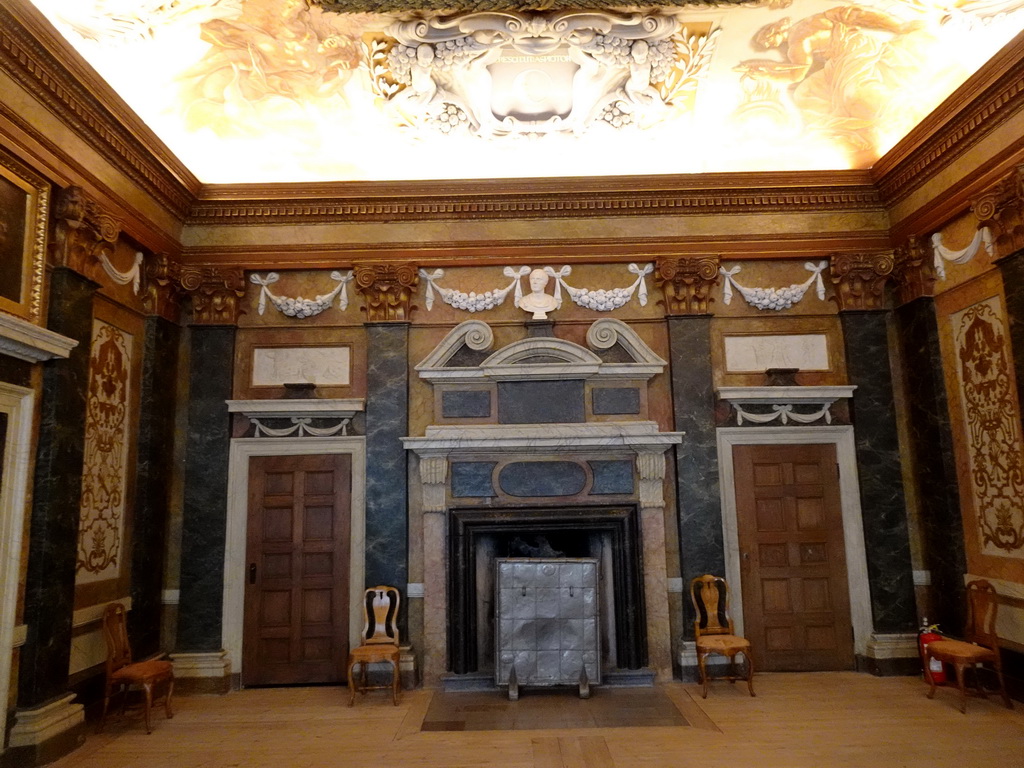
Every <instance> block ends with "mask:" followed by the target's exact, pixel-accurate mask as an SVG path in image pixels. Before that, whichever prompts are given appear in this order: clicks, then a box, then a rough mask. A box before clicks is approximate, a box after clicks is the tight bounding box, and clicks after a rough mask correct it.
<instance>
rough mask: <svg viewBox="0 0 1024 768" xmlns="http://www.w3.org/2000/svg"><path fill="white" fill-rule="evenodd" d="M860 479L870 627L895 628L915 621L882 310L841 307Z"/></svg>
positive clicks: (899, 629)
mask: <svg viewBox="0 0 1024 768" xmlns="http://www.w3.org/2000/svg"><path fill="white" fill-rule="evenodd" d="M839 317H840V321H841V323H842V327H843V340H844V344H845V348H846V366H847V371H848V374H849V383H850V384H852V385H854V386H856V387H857V389H856V391H855V394H854V396H853V399H852V401H851V409H852V414H851V416H852V419H853V425H854V434H855V439H856V453H857V467H858V475H859V480H860V491H861V506H862V509H863V519H864V539H865V550H866V554H867V566H868V582H869V584H870V589H871V610H872V615H873V621H874V630H875V631H876V632H882V633H899V632H906V631H908V630H913V629H914V627H915V624H916V621H917V616H916V610H915V603H914V580H913V572H912V569H911V561H910V538H909V532H908V525H907V512H906V502H905V499H904V496H903V478H902V474H901V471H900V450H899V440H898V436H897V432H896V409H895V404H894V400H893V380H892V370H891V367H890V365H889V351H888V333H887V328H886V313H884V312H878V311H855V310H847V311H844V312H840V315H839Z"/></svg>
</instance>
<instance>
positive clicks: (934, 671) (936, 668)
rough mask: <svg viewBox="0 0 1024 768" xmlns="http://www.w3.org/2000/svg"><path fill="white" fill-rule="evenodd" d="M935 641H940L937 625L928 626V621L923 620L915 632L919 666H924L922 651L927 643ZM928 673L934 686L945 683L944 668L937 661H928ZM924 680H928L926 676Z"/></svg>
mask: <svg viewBox="0 0 1024 768" xmlns="http://www.w3.org/2000/svg"><path fill="white" fill-rule="evenodd" d="M936 640H942V635H940V634H939V625H938V624H932V625H931V626H929V625H928V619H927V618H926V619H923V620H922V622H921V629H919V630H918V632H917V646H918V651H919V652H920V653H921V666H922V667H923V666H924V660H925V655H924V649H925V648H927V647H928V643H934V642H935V641H936ZM928 672H930V673H931V676H932V680H933V681H935V684H936V685H938V684H939V683H944V682H946V668H945V667H944V666H943V664H942V662H941V661H939V660H938V659H930V660H929V661H928ZM925 679H926V680H927V679H928V676H927V674H926V675H925Z"/></svg>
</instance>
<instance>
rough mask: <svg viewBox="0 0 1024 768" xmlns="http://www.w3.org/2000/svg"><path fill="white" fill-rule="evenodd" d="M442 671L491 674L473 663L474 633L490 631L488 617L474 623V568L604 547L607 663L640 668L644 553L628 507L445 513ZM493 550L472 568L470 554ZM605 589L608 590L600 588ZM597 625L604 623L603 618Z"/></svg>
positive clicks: (588, 553) (482, 663) (484, 663)
mask: <svg viewBox="0 0 1024 768" xmlns="http://www.w3.org/2000/svg"><path fill="white" fill-rule="evenodd" d="M448 532H449V533H448V535H449V541H448V552H449V556H448V574H447V576H448V594H449V596H450V598H449V602H448V648H449V659H448V669H449V670H450V671H452V672H454V673H456V674H467V673H474V672H480V671H483V670H486V669H489V668H490V660H489V659H483V658H480V655H481V654H480V651H479V646H480V643H479V642H478V639H479V637H480V635H481V633H489V632H493V629H492V628H493V620H494V617H493V612H492V615H490V616H488V617H485V620H486V621H488V622H489V626H488V627H481V626H480V621H481V620H480V618H479V617H478V608H477V606H478V597H479V595H478V594H477V592H478V581H479V580H478V577H477V574H478V568H480V567H481V566H483V567H485V568H493V557H524V556H528V557H544V556H550V557H556V556H560V557H561V556H564V557H596V556H598V553H597V552H595V551H593V550H594V549H595V548H597V547H600V546H601V545H600V544H597V545H595V542H606V543H607V545H608V546H609V547H610V549H611V562H612V567H611V571H612V572H611V573H610V574H605V575H604V584H605V585H610V587H611V589H612V592H613V595H612V600H613V604H614V606H615V609H614V612H613V613H614V616H613V617H612V619H611V620H612V622H613V623H614V628H612V627H608V631H609V632H614V643H613V645H614V658H613V659H606V660H605V663H606V664H612V665H613V666H615V667H617V668H619V669H640V668H641V667H644V666H645V665H646V664H647V630H646V627H647V620H646V612H645V610H644V594H643V547H642V544H641V540H640V530H639V523H638V514H637V509H636V507H635V506H632V505H623V506H611V507H596V506H585V507H559V508H515V509H511V508H508V509H479V508H474V509H459V508H455V509H451V510H449V525H448ZM485 541H486V543H487V546H486V547H484V548H483V549H491V550H493V553H494V554H493V557H488V558H487V559H488V560H491V562H488V563H480V562H478V555H477V553H478V552H479V551H480V550H481V547H480V546H479V545H480V544H481V543H482V542H485ZM605 588H606V589H607V588H608V587H607V586H606V587H605ZM602 621H604V618H602Z"/></svg>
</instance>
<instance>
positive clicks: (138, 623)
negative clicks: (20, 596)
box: [128, 316, 180, 657]
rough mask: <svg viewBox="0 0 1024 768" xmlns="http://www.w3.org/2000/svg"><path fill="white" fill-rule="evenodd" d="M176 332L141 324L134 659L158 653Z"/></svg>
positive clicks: (131, 620) (131, 627) (159, 323)
mask: <svg viewBox="0 0 1024 768" xmlns="http://www.w3.org/2000/svg"><path fill="white" fill-rule="evenodd" d="M179 336H180V331H179V329H178V326H176V325H175V324H173V323H171V322H168V321H167V320H164V319H163V318H161V317H157V316H150V317H147V318H146V327H145V337H144V341H143V358H142V381H141V385H140V397H139V403H140V406H139V432H138V453H137V456H138V458H137V461H136V481H135V517H134V521H133V525H132V531H133V532H132V594H131V597H132V610H131V612H130V613H129V614H128V634H129V636H130V637H131V638H132V642H133V644H134V646H133V647H134V650H135V653H136V655H137V656H139V657H145V656H148V655H150V654H152V653H155V652H156V651H158V650H159V649H160V616H161V608H162V605H161V591H162V589H163V563H162V561H161V557H162V553H163V552H164V550H165V545H164V531H165V529H166V525H167V516H168V509H167V500H168V498H169V496H170V482H171V466H170V464H169V462H168V461H167V447H168V446H170V445H173V444H174V399H175V385H176V382H177V353H178V340H179Z"/></svg>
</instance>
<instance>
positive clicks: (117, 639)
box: [103, 603, 132, 675]
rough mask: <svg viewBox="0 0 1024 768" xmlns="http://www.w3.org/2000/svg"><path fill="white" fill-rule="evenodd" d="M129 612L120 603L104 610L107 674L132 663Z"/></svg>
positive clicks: (112, 604) (110, 605)
mask: <svg viewBox="0 0 1024 768" xmlns="http://www.w3.org/2000/svg"><path fill="white" fill-rule="evenodd" d="M127 615H128V614H127V611H125V609H124V606H123V605H121V604H120V603H110V604H109V605H107V607H106V608H105V609H104V610H103V639H104V640H106V642H107V674H108V675H109V674H110V673H112V672H116V671H117V670H119V669H120V668H121V667H123V666H126V665H127V664H131V663H132V647H131V646H130V645H129V644H128V622H127Z"/></svg>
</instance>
